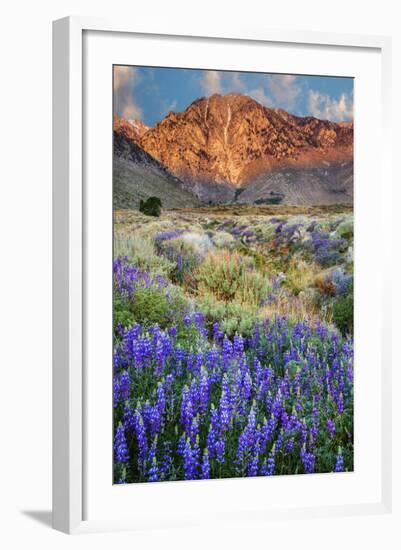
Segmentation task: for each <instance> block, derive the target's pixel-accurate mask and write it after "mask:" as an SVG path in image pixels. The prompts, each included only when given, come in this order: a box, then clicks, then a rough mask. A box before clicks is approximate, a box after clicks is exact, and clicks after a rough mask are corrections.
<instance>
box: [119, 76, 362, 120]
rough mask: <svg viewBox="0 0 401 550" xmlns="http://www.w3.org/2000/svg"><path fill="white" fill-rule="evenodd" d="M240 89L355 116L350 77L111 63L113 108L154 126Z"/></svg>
mask: <svg viewBox="0 0 401 550" xmlns="http://www.w3.org/2000/svg"><path fill="white" fill-rule="evenodd" d="M230 92H238V93H242V94H246V95H249V96H251V97H253V98H254V99H255V100H256V101H258V102H259V103H261V104H263V105H265V106H266V107H272V108H274V107H279V108H282V109H285V110H286V111H288V112H290V113H291V114H294V115H297V116H314V117H317V118H321V119H325V120H332V121H345V120H352V119H353V79H352V78H342V77H328V76H304V75H290V74H269V73H250V72H230V71H214V70H200V69H172V68H162V67H131V66H122V65H119V66H115V67H114V112H115V114H117V115H119V116H121V117H123V118H126V119H139V120H142V121H143V122H144V123H145V124H147V125H148V126H153V125H154V124H156V123H157V122H159V121H160V120H161V119H162V118H163V117H165V116H166V115H167V114H168V113H169V111H184V110H185V109H186V108H187V107H188V105H190V104H191V103H192V102H193V101H194V100H195V99H198V98H200V97H203V96H210V95H212V94H214V93H219V94H227V93H230Z"/></svg>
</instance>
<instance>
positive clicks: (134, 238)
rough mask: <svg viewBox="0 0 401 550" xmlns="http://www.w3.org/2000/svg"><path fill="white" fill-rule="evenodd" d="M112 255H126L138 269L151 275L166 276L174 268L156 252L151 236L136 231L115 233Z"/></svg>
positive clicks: (171, 263)
mask: <svg viewBox="0 0 401 550" xmlns="http://www.w3.org/2000/svg"><path fill="white" fill-rule="evenodd" d="M114 256H120V257H122V258H123V257H127V258H128V260H130V261H132V262H133V264H134V265H135V266H137V267H138V268H139V269H141V270H143V271H146V272H148V273H150V274H152V275H162V276H163V277H168V276H169V275H170V274H171V273H172V272H173V270H174V267H175V266H174V263H173V262H170V261H169V260H168V259H167V258H165V257H163V256H160V255H159V254H156V251H155V244H154V241H153V239H152V238H151V237H149V236H144V235H139V234H138V233H132V234H126V233H117V232H116V233H115V235H114Z"/></svg>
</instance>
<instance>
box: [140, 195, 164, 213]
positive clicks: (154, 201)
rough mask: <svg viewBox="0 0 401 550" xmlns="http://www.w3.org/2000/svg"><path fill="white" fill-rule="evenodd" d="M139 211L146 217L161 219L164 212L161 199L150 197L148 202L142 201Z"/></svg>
mask: <svg viewBox="0 0 401 550" xmlns="http://www.w3.org/2000/svg"><path fill="white" fill-rule="evenodd" d="M139 210H140V212H142V213H143V214H145V215H146V216H156V217H159V216H160V214H161V210H162V201H161V200H160V199H159V197H149V198H148V199H146V201H143V200H141V201H140V203H139Z"/></svg>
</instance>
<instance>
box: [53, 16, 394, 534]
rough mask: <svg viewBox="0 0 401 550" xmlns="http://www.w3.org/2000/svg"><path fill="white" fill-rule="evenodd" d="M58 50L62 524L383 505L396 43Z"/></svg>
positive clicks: (57, 470)
mask: <svg viewBox="0 0 401 550" xmlns="http://www.w3.org/2000/svg"><path fill="white" fill-rule="evenodd" d="M53 52H54V57H53V71H54V74H53V97H54V104H53V115H54V116H53V119H54V140H53V142H54V154H53V159H54V163H53V196H54V201H53V212H54V214H53V232H54V239H53V243H54V246H53V279H54V291H53V303H54V309H53V349H54V352H53V353H54V356H53V380H54V386H53V426H54V428H53V455H54V460H53V488H54V489H53V518H54V519H53V522H54V527H55V528H56V529H60V530H62V531H65V532H68V533H73V532H83V531H96V530H109V529H110V530H111V529H120V528H124V529H127V528H128V529H140V528H143V527H146V526H155V527H159V526H170V525H190V524H192V523H202V522H204V521H205V522H206V521H211V520H213V521H223V520H224V521H237V520H239V519H241V520H243V521H244V520H245V521H246V520H251V519H253V520H254V519H255V518H259V519H260V521H263V520H264V519H267V518H269V517H273V516H275V517H277V516H281V515H282V516H285V517H299V516H300V515H303V516H304V517H305V515H306V516H308V515H313V514H321V513H325V514H332V515H345V514H363V513H367V512H369V513H372V512H374V513H384V512H386V511H388V510H390V507H391V459H390V457H391V448H390V433H391V399H390V391H391V384H390V377H391V364H390V351H389V349H390V346H389V334H390V331H389V327H388V323H389V311H388V308H389V302H390V297H389V295H388V294H389V292H388V281H387V280H386V277H387V276H388V275H387V274H388V273H389V272H390V270H386V265H388V258H389V256H390V251H389V250H388V248H387V247H388V245H387V244H386V242H387V241H386V239H385V238H384V234H385V231H386V224H387V223H388V218H387V215H386V204H388V202H389V200H391V184H390V177H389V171H390V166H389V164H390V163H389V159H388V156H387V155H388V153H387V151H388V149H389V147H388V128H389V121H390V114H389V110H390V105H389V89H390V73H389V63H390V42H389V39H387V38H383V37H360V36H336V35H327V34H316V33H309V32H308V33H299V32H298V33H296V32H282V31H280V32H278V31H268V30H266V31H232V32H231V31H225V32H218V33H216V32H214V31H213V30H208V29H203V30H197V29H193V30H191V31H190V32H188V31H187V30H186V31H185V32H183V30H182V29H181V30H180V29H173V28H171V29H169V28H166V29H162V30H160V29H145V28H141V26H140V25H139V24H138V25H133V26H132V27H131V25H129V24H127V23H121V22H119V23H115V22H108V21H99V20H95V19H88V18H66V19H62V20H59V21H56V22H55V23H54V43H53ZM372 250H374V254H372Z"/></svg>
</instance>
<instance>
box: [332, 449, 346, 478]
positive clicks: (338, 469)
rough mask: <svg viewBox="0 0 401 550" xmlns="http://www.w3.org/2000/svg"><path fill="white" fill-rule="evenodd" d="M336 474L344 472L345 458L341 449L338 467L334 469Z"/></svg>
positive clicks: (338, 455)
mask: <svg viewBox="0 0 401 550" xmlns="http://www.w3.org/2000/svg"><path fill="white" fill-rule="evenodd" d="M334 471H335V472H343V471H344V457H343V455H342V452H341V448H340V449H338V454H337V456H336V465H335V468H334Z"/></svg>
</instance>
